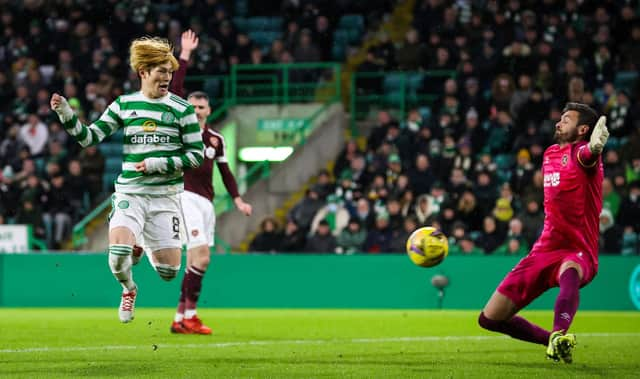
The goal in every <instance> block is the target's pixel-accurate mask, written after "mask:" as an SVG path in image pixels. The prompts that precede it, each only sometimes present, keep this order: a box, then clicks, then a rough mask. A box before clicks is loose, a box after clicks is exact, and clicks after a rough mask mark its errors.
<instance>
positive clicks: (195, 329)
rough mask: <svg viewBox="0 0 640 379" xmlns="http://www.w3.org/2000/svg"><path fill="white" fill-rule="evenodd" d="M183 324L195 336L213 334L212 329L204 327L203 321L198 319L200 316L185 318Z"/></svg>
mask: <svg viewBox="0 0 640 379" xmlns="http://www.w3.org/2000/svg"><path fill="white" fill-rule="evenodd" d="M182 324H183V325H184V327H185V328H187V329H189V331H191V333H194V334H211V328H210V327H208V326H206V325H204V324H203V323H202V320H200V319H199V318H198V316H193V317H191V318H185V319H184V320H182Z"/></svg>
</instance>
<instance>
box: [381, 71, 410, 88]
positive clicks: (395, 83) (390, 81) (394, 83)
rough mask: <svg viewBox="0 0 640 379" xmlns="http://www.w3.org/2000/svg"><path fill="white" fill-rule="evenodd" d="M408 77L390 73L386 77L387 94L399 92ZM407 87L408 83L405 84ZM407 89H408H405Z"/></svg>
mask: <svg viewBox="0 0 640 379" xmlns="http://www.w3.org/2000/svg"><path fill="white" fill-rule="evenodd" d="M405 78H406V76H405V75H404V74H402V73H389V74H387V75H385V77H384V90H385V92H392V91H399V90H401V88H402V85H403V83H402V82H403V81H404V80H405ZM405 85H406V83H405ZM405 88H406V87H405Z"/></svg>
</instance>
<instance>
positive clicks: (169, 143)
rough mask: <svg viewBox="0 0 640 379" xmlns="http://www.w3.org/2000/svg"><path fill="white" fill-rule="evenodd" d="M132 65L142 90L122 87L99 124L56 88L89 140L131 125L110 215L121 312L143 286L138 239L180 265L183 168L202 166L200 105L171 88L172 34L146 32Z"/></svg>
mask: <svg viewBox="0 0 640 379" xmlns="http://www.w3.org/2000/svg"><path fill="white" fill-rule="evenodd" d="M129 58H130V62H131V63H130V65H131V68H132V69H133V70H134V71H135V72H136V73H137V74H138V75H139V77H140V81H141V88H140V91H138V92H134V93H132V94H127V95H122V96H120V97H118V98H117V99H116V100H115V101H114V102H113V103H111V104H110V105H109V107H108V108H107V110H106V111H105V112H104V113H103V114H102V116H100V118H99V119H98V120H96V121H95V122H94V123H93V124H91V125H88V126H87V125H84V124H83V123H82V122H80V121H79V120H78V117H77V116H76V115H75V114H74V112H73V109H71V107H70V106H69V103H68V102H67V100H66V99H65V98H64V97H62V96H60V95H58V94H57V93H54V94H53V95H52V96H51V109H53V110H54V111H55V112H56V113H57V114H58V117H59V118H60V121H62V124H63V126H64V128H65V130H66V131H67V132H68V133H69V134H71V135H72V136H74V137H75V138H76V140H77V141H78V143H79V144H80V145H82V146H83V147H86V146H90V145H95V144H97V143H99V142H100V141H102V140H103V139H104V138H106V137H107V136H109V135H111V134H113V133H115V132H116V130H118V129H120V128H123V129H124V141H123V153H124V160H123V162H122V172H121V173H120V175H119V176H118V178H117V179H116V183H115V193H114V194H113V196H112V211H111V214H110V215H109V267H110V268H111V272H112V273H113V275H114V276H115V278H116V279H117V280H118V281H119V282H120V283H121V284H122V288H123V290H122V295H121V301H120V308H119V311H118V316H119V318H120V321H122V322H130V321H131V320H133V317H134V307H135V300H136V296H137V289H138V288H137V286H136V284H135V282H134V281H133V276H132V273H131V265H132V264H133V260H132V251H133V246H134V244H135V242H136V239H137V238H139V237H144V239H145V240H146V243H147V247H148V248H149V250H150V251H151V256H150V258H151V263H152V265H153V267H154V269H155V270H156V271H157V272H158V274H159V275H160V277H161V278H162V279H164V280H172V279H173V278H175V277H176V275H177V273H178V272H179V270H180V260H181V259H182V255H181V247H182V242H181V240H180V222H181V221H180V220H181V206H180V199H179V197H178V194H179V193H180V192H182V191H183V187H184V185H183V171H184V170H185V169H188V168H194V167H198V166H199V165H200V164H201V163H202V160H203V150H204V149H203V144H202V138H201V136H200V133H199V132H200V129H199V128H198V120H197V118H196V114H195V112H194V109H193V106H192V105H191V104H189V103H188V102H187V101H186V100H184V99H182V98H180V97H178V96H176V95H174V94H172V93H170V92H169V83H170V81H171V77H172V75H173V72H174V71H175V70H176V69H177V68H178V62H177V60H176V58H175V57H174V56H173V49H172V47H171V45H170V44H169V42H168V41H167V40H165V39H161V38H157V37H155V38H150V37H143V38H138V39H136V40H134V41H133V42H132V43H131V47H130V55H129Z"/></svg>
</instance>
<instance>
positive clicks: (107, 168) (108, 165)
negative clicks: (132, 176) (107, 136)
mask: <svg viewBox="0 0 640 379" xmlns="http://www.w3.org/2000/svg"><path fill="white" fill-rule="evenodd" d="M120 171H122V158H120V157H109V158H107V160H106V162H105V165H104V172H111V173H118V174H119V173H120Z"/></svg>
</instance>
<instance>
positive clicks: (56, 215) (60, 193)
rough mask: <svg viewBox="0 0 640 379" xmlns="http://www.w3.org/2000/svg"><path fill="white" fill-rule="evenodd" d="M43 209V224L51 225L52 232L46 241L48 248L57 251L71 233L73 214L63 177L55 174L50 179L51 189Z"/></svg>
mask: <svg viewBox="0 0 640 379" xmlns="http://www.w3.org/2000/svg"><path fill="white" fill-rule="evenodd" d="M44 209H45V212H44V215H43V217H44V222H45V224H49V225H52V231H53V233H52V235H51V236H50V237H49V240H48V241H47V242H48V246H49V247H50V248H52V249H59V248H60V247H61V245H62V242H63V241H64V240H65V239H66V238H67V236H68V234H69V233H70V232H71V214H72V213H73V209H72V205H71V197H70V196H69V190H68V188H67V185H66V183H65V181H64V176H62V175H60V174H56V175H55V176H53V177H51V188H50V189H49V191H48V192H47V194H46V200H45V203H44Z"/></svg>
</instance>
